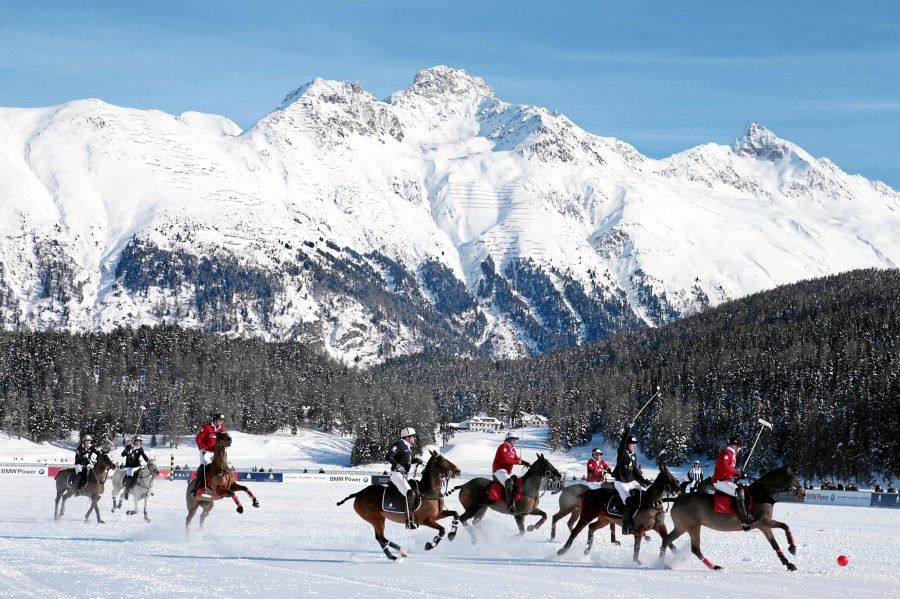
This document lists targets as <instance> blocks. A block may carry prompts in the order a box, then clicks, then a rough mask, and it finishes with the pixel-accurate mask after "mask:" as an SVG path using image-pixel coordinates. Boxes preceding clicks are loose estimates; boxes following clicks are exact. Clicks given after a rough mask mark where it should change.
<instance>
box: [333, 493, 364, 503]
mask: <svg viewBox="0 0 900 599" xmlns="http://www.w3.org/2000/svg"><path fill="white" fill-rule="evenodd" d="M357 495H359V493H358V492H357V493H351V494H350V495H347V496H346V497H344V498H343V499H341V500H340V501H338V502H337V504H338V505H342V504H343V503H344V502H345V501H347V500H348V499H353V498H354V497H356V496H357Z"/></svg>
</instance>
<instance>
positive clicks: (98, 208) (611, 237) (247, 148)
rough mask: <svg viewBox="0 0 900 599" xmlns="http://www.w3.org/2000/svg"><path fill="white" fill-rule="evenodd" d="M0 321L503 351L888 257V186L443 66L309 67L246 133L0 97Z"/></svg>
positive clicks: (352, 347)
mask: <svg viewBox="0 0 900 599" xmlns="http://www.w3.org/2000/svg"><path fill="white" fill-rule="evenodd" d="M0 181H2V185H0V215H2V218H0V318H2V321H3V325H4V326H5V327H7V328H11V327H21V326H26V327H31V328H39V329H47V328H64V329H69V330H97V329H102V330H109V329H110V328H112V327H115V326H118V325H126V326H135V325H139V324H143V323H155V322H177V323H180V324H182V325H184V326H196V327H199V328H203V329H204V330H210V331H220V332H223V333H227V334H233V335H260V336H263V337H264V338H269V339H300V340H307V341H308V340H321V341H322V342H323V344H324V345H325V347H326V348H327V349H328V350H329V351H330V352H331V353H332V354H333V355H335V356H339V357H341V358H344V359H350V360H356V361H359V362H362V363H371V362H375V361H379V360H382V359H384V358H386V357H390V356H392V355H399V354H404V353H409V352H414V351H442V352H445V351H449V352H454V353H466V354H476V353H481V354H488V355H495V356H515V355H523V354H534V353H542V352H545V351H548V350H551V349H556V348H560V347H566V346H570V345H574V344H580V343H584V342H587V341H593V340H599V339H604V338H606V337H608V336H609V335H610V334H613V333H616V332H621V331H628V330H634V329H636V328H639V327H642V326H645V325H648V324H649V325H656V324H661V323H664V322H667V321H670V320H672V319H674V318H677V317H679V316H682V315H686V314H690V313H693V312H695V311H697V310H700V309H703V308H704V307H706V306H708V305H716V304H718V303H720V302H722V301H724V300H727V299H730V298H735V297H740V296H743V295H746V294H749V293H753V292H756V291H759V290H762V289H768V288H771V287H773V286H776V285H779V284H783V283H787V282H792V281H796V280H799V279H803V278H810V277H814V276H821V275H825V274H830V273H835V272H841V271H845V270H849V269H852V268H859V267H868V266H876V267H895V266H896V265H897V264H898V263H900V236H897V235H896V234H895V233H894V231H896V230H898V229H900V227H898V225H900V194H898V193H897V192H896V191H894V190H892V189H890V188H888V187H887V186H885V185H884V184H881V183H878V182H871V181H868V180H866V179H864V178H862V177H859V176H853V175H848V174H846V173H844V172H843V171H841V170H840V169H839V168H838V167H837V166H835V165H834V164H833V163H831V162H830V161H828V160H827V159H815V158H813V157H811V156H810V155H809V154H807V153H806V152H805V151H803V150H802V149H801V148H799V147H797V146H796V145H794V144H792V143H790V142H787V141H785V140H781V139H779V138H777V137H776V136H775V135H774V134H773V133H771V132H769V131H767V130H766V129H764V128H763V127H761V126H760V125H757V124H751V125H750V126H749V127H748V129H747V131H746V132H745V134H744V135H743V136H742V137H741V138H739V139H738V140H736V142H735V143H734V144H733V145H731V146H719V145H712V144H709V145H704V146H700V147H697V148H693V149H691V150H688V151H686V152H682V153H680V154H676V155H674V156H671V157H669V158H667V159H664V160H652V159H649V158H647V157H644V156H642V155H641V154H640V153H639V152H637V151H636V150H635V149H634V148H633V147H631V146H629V145H628V144H626V143H623V142H621V141H619V140H616V139H613V138H606V137H599V136H596V135H592V134H589V133H587V132H585V131H584V130H582V129H580V128H579V127H578V126H577V125H575V124H574V123H572V122H571V121H570V120H569V119H567V118H566V117H565V116H562V115H559V114H555V113H553V112H551V111H548V110H546V109H544V108H539V107H533V106H519V105H511V104H508V103H506V102H503V101H502V100H500V99H499V98H497V97H496V94H495V93H494V91H493V90H492V89H491V88H490V87H489V86H488V85H487V83H485V82H484V81H483V80H481V79H480V78H477V77H473V76H470V75H468V74H467V73H465V72H463V71H459V70H455V69H450V68H448V67H434V68H432V69H427V70H425V71H422V72H420V73H419V74H417V75H416V77H415V80H414V82H413V84H412V85H411V86H410V87H409V88H408V89H406V90H403V91H400V92H397V93H395V94H393V95H392V96H391V97H390V98H389V99H387V100H379V99H377V98H375V97H373V96H372V95H371V94H369V93H368V92H366V91H365V90H363V89H362V88H361V87H360V86H359V85H358V84H351V83H346V82H337V81H327V80H322V79H316V80H314V81H312V82H310V83H308V84H306V85H304V86H302V87H300V88H298V89H297V90H295V91H293V92H291V93H290V94H288V95H287V96H286V97H285V99H284V101H283V102H282V104H281V105H280V106H279V107H278V108H277V109H276V110H274V111H273V112H272V113H270V114H268V115H266V116H265V117H264V118H262V119H261V120H260V121H259V122H258V123H256V124H255V125H254V126H253V127H251V128H250V129H248V130H247V131H241V130H240V128H239V127H237V126H236V125H235V124H234V123H232V122H231V121H229V120H228V119H226V118H224V117H219V116H215V115H203V114H198V113H186V114H183V115H181V116H177V117H176V116H172V115H168V114H165V113H161V112H158V111H141V110H134V109H127V108H120V107H116V106H111V105H109V104H106V103H103V102H101V101H98V100H84V101H77V102H70V103H67V104H63V105H60V106H55V107H51V108H42V109H0Z"/></svg>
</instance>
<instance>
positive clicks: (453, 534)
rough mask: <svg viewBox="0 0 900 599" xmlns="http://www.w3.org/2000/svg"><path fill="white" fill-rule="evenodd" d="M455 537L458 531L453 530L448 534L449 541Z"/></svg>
mask: <svg viewBox="0 0 900 599" xmlns="http://www.w3.org/2000/svg"><path fill="white" fill-rule="evenodd" d="M455 538H456V533H455V532H451V533H449V534H448V535H447V540H448V541H452V540H453V539H455Z"/></svg>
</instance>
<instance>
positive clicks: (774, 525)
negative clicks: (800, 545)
mask: <svg viewBox="0 0 900 599" xmlns="http://www.w3.org/2000/svg"><path fill="white" fill-rule="evenodd" d="M763 520H764V521H765V522H766V525H767V526H770V527H772V528H780V529H781V530H783V531H784V536H785V537H787V542H788V551H790V552H791V555H797V544H796V543H794V535H793V534H791V529H790V527H789V526H788V525H787V524H785V523H784V522H779V521H778V520H772V519H771V518H764V519H763Z"/></svg>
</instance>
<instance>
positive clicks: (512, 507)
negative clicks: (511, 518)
mask: <svg viewBox="0 0 900 599" xmlns="http://www.w3.org/2000/svg"><path fill="white" fill-rule="evenodd" d="M503 496H504V498H505V499H506V511H507V512H509V513H510V514H515V513H516V477H515V476H510V477H509V478H507V479H506V484H505V485H504V486H503Z"/></svg>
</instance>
